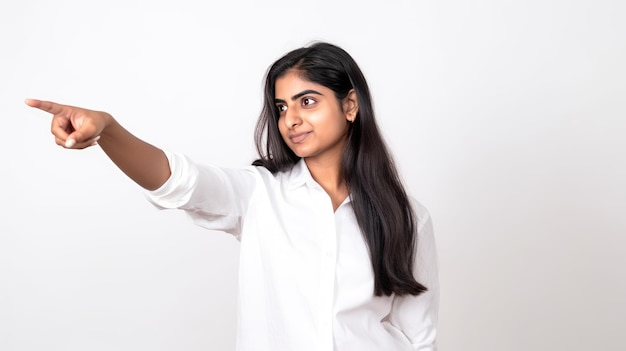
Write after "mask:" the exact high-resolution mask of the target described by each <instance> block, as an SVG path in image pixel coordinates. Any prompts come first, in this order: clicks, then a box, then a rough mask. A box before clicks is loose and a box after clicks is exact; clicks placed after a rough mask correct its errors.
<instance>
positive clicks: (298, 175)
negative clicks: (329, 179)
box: [288, 158, 352, 207]
mask: <svg viewBox="0 0 626 351" xmlns="http://www.w3.org/2000/svg"><path fill="white" fill-rule="evenodd" d="M288 179H289V180H288V189H289V190H293V189H295V188H297V187H300V186H303V185H306V186H307V187H309V188H314V189H320V190H324V189H323V188H322V186H321V185H319V184H318V183H317V182H316V181H315V179H313V176H312V175H311V172H309V167H307V165H306V162H304V158H300V160H299V161H298V162H297V163H296V164H295V165H293V167H292V168H291V171H290V172H289V175H288ZM351 200H352V199H351V198H350V196H348V197H347V198H346V199H345V200H344V201H343V203H342V205H343V204H346V203H350V202H351ZM339 207H341V205H340V206H339Z"/></svg>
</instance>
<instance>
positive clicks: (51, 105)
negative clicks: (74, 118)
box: [24, 99, 67, 115]
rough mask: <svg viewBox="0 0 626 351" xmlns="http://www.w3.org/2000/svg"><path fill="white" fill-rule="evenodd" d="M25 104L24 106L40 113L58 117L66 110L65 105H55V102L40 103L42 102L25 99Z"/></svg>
mask: <svg viewBox="0 0 626 351" xmlns="http://www.w3.org/2000/svg"><path fill="white" fill-rule="evenodd" d="M24 102H25V103H26V105H28V106H30V107H34V108H38V109H40V110H42V111H46V112H48V113H51V114H53V115H59V114H61V113H63V111H64V110H65V109H66V108H67V106H65V105H61V104H57V103H56V102H52V101H42V100H37V99H26V101H24Z"/></svg>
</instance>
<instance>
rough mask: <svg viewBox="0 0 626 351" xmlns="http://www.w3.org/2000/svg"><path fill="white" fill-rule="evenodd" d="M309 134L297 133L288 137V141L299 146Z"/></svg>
mask: <svg viewBox="0 0 626 351" xmlns="http://www.w3.org/2000/svg"><path fill="white" fill-rule="evenodd" d="M310 133H311V132H304V133H297V134H293V135H290V136H289V140H291V142H292V143H294V144H299V143H301V142H303V141H304V139H306V138H307V137H308V136H309V134H310Z"/></svg>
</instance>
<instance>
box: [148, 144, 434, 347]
mask: <svg viewBox="0 0 626 351" xmlns="http://www.w3.org/2000/svg"><path fill="white" fill-rule="evenodd" d="M166 155H167V157H168V159H169V162H170V168H171V171H172V175H171V177H170V178H169V179H168V180H167V182H166V183H165V184H163V186H161V187H160V188H159V189H157V190H155V191H151V192H147V193H146V195H147V197H148V199H149V200H150V201H152V202H153V203H154V204H155V205H156V206H157V207H159V208H179V209H183V210H185V211H186V212H187V213H188V214H189V215H190V216H191V217H192V218H193V220H194V222H195V223H196V224H198V225H200V226H202V227H204V228H207V229H211V230H221V231H225V232H228V233H231V234H233V235H235V236H236V237H237V239H238V240H239V241H240V243H241V249H240V265H239V290H238V311H239V312H238V313H239V315H238V329H237V350H241V351H307V350H311V351H313V350H315V351H333V350H335V351H370V350H371V351H382V350H384V351H392V350H394V351H395V350H436V344H435V340H436V327H437V315H438V304H439V283H438V278H437V255H436V250H435V242H434V237H433V227H432V222H431V219H430V215H429V213H428V211H427V210H426V209H425V208H424V207H423V206H422V205H421V204H419V202H417V201H414V200H413V203H414V209H415V212H416V214H417V217H418V243H419V244H418V249H417V255H416V262H415V277H416V278H417V280H418V281H419V282H420V283H422V284H424V285H425V286H426V287H427V288H428V291H427V292H425V293H423V294H421V295H419V296H396V295H391V296H374V293H373V292H374V275H373V271H372V265H371V263H370V258H369V252H368V248H367V246H366V244H365V241H364V240H363V236H362V234H361V231H360V229H359V226H358V224H357V221H356V217H355V215H354V212H353V210H352V207H351V205H350V200H349V198H348V199H346V200H345V201H344V202H343V203H342V204H341V205H340V206H339V207H338V208H337V210H336V211H333V206H332V203H331V200H330V197H329V196H328V194H326V192H325V191H324V190H323V189H322V187H321V186H320V185H319V184H318V183H317V182H315V181H314V180H313V178H312V177H311V174H310V173H309V170H308V168H307V166H306V163H305V162H304V161H303V160H300V161H299V162H298V163H297V164H296V165H295V166H294V167H293V168H292V169H291V170H290V171H287V172H280V173H277V174H272V173H270V172H269V171H268V170H267V169H265V168H264V167H254V166H249V167H245V168H241V169H222V168H218V167H213V166H207V165H202V166H200V165H196V164H194V163H193V162H192V161H190V160H189V159H188V158H186V157H185V156H183V155H180V154H173V153H167V152H166Z"/></svg>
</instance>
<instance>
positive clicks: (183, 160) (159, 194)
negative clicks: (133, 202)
mask: <svg viewBox="0 0 626 351" xmlns="http://www.w3.org/2000/svg"><path fill="white" fill-rule="evenodd" d="M163 153H165V156H166V157H167V161H168V162H169V166H170V172H171V175H170V177H169V178H168V179H167V180H166V181H165V183H163V185H161V186H160V187H159V188H158V189H156V190H152V191H150V190H146V191H145V192H144V195H145V197H146V198H147V199H148V201H150V202H151V203H152V204H153V205H155V206H156V207H158V208H161V209H171V208H179V207H182V206H183V205H185V204H187V203H188V202H189V200H190V199H191V195H192V194H193V190H194V189H195V187H196V184H197V183H198V174H199V171H198V167H197V166H196V165H195V164H194V163H193V162H192V161H191V160H189V159H188V158H187V157H186V156H184V155H182V154H177V153H172V152H168V151H163Z"/></svg>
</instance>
